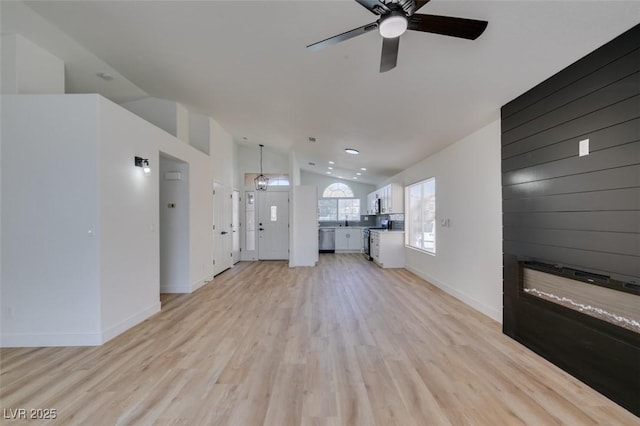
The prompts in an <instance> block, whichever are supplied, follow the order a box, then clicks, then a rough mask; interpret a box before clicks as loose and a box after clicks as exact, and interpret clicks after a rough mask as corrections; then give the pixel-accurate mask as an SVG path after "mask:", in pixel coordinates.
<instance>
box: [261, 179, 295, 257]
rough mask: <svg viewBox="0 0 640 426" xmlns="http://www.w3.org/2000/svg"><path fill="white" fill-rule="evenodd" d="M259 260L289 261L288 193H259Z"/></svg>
mask: <svg viewBox="0 0 640 426" xmlns="http://www.w3.org/2000/svg"><path fill="white" fill-rule="evenodd" d="M258 259H260V260H276V259H289V192H288V191H287V192H278V191H273V192H272V191H258Z"/></svg>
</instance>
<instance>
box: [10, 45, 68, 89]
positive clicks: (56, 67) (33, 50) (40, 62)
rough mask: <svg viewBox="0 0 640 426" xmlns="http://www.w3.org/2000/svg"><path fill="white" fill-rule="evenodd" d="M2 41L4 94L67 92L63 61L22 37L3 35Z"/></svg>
mask: <svg viewBox="0 0 640 426" xmlns="http://www.w3.org/2000/svg"><path fill="white" fill-rule="evenodd" d="M1 38H2V44H1V47H2V49H1V50H2V61H1V63H2V72H1V74H2V80H1V81H2V91H1V93H3V94H35V93H49V94H62V93H64V62H63V61H62V60H61V59H59V58H57V57H56V56H54V55H52V54H51V53H49V52H47V51H46V50H44V49H42V48H41V47H39V46H37V45H36V44H34V43H32V42H31V41H30V40H28V39H26V38H25V37H23V36H21V35H19V34H3V35H2V37H1Z"/></svg>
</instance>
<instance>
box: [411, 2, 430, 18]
mask: <svg viewBox="0 0 640 426" xmlns="http://www.w3.org/2000/svg"><path fill="white" fill-rule="evenodd" d="M427 3H429V0H415V3H414V6H413V8H412V9H411V11H410V12H409V15H413V14H414V13H416V12H417V11H418V9H420V8H421V7H422V6H424V5H425V4H427Z"/></svg>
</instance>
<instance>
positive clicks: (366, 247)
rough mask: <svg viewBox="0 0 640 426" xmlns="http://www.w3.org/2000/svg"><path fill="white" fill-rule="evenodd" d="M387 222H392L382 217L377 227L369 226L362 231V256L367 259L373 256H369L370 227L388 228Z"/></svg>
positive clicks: (371, 258)
mask: <svg viewBox="0 0 640 426" xmlns="http://www.w3.org/2000/svg"><path fill="white" fill-rule="evenodd" d="M389 223H392V224H393V222H389V220H388V219H383V220H381V221H380V226H379V227H370V228H366V229H364V230H363V231H362V234H363V239H364V244H363V250H362V252H363V253H364V257H365V258H367V260H373V257H372V256H371V230H372V229H389Z"/></svg>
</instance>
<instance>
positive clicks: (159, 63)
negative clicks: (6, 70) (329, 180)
mask: <svg viewBox="0 0 640 426" xmlns="http://www.w3.org/2000/svg"><path fill="white" fill-rule="evenodd" d="M27 4H28V5H29V7H31V8H32V9H33V10H35V11H36V12H37V13H38V14H39V15H40V16H42V17H43V18H44V19H45V20H46V21H48V22H50V23H52V24H54V25H55V26H57V27H58V28H59V29H61V30H62V31H63V32H64V33H66V34H67V35H68V36H69V37H70V38H71V39H73V41H74V42H77V43H79V44H80V45H81V46H84V47H85V48H86V49H88V50H89V51H91V52H92V53H93V54H94V55H95V57H97V58H98V59H99V60H101V61H103V63H104V64H106V65H107V66H106V68H108V70H115V72H116V79H115V80H114V81H113V82H111V83H109V84H108V85H107V84H106V83H105V82H102V81H98V79H97V77H95V72H96V71H95V70H92V71H91V72H90V73H89V74H90V75H84V77H83V75H82V74H83V73H81V72H75V74H74V69H76V68H77V69H89V67H87V66H86V64H85V68H82V65H83V64H82V63H83V59H82V58H81V57H79V56H76V57H72V58H64V57H63V59H65V61H66V67H67V72H68V73H69V74H70V75H74V76H75V78H74V79H72V81H68V87H70V88H72V91H76V92H87V91H88V92H96V91H97V92H99V93H102V94H104V95H105V96H108V97H111V98H112V99H114V100H116V101H118V100H125V99H131V98H135V97H140V95H141V92H143V93H146V94H149V95H151V96H154V97H159V98H166V99H172V100H175V101H178V102H180V103H183V104H185V105H187V106H188V107H190V108H191V109H193V110H196V111H199V112H203V113H207V114H210V115H212V116H213V117H214V118H215V119H216V120H217V121H218V122H219V123H220V124H221V125H222V126H223V127H224V128H225V129H226V130H227V131H228V132H230V133H231V134H232V135H233V137H234V139H235V140H236V141H238V142H239V143H245V144H252V145H253V144H255V145H257V144H258V143H263V144H265V145H266V146H267V147H270V148H273V149H277V150H280V151H283V152H287V151H289V150H290V149H293V150H295V152H296V155H297V158H298V159H299V160H300V162H301V164H302V166H303V168H304V169H306V170H308V171H312V172H318V173H324V172H325V171H326V165H327V162H328V161H329V160H333V161H335V162H336V163H337V164H336V169H337V170H338V173H341V174H345V175H346V174H347V173H348V174H350V175H351V176H352V175H353V173H355V171H356V170H359V169H360V167H367V168H368V171H367V172H366V173H364V176H362V179H361V181H364V182H369V183H376V182H379V181H380V180H382V179H384V178H385V177H388V176H391V175H393V174H395V173H397V172H399V171H401V170H402V169H405V168H407V167H408V166H410V165H412V164H414V163H416V162H417V161H419V160H421V159H422V158H424V157H426V156H428V155H430V154H432V153H434V152H436V151H438V150H440V149H442V148H443V147H445V146H447V145H448V144H451V143H453V142H455V141H457V140H459V139H461V138H462V137H464V136H466V135H468V134H470V133H472V132H473V131H475V130H477V129H478V128H480V127H482V126H483V125H485V124H488V123H489V122H491V121H493V120H495V119H497V118H498V117H499V110H500V107H501V106H502V105H503V104H505V103H506V102H508V101H510V100H511V99H513V98H515V97H517V96H518V95H520V94H522V93H523V92H525V91H526V90H528V89H530V88H531V87H533V86H535V85H536V84H538V83H540V82H541V81H543V80H544V79H546V78H548V77H550V76H551V75H553V74H555V73H556V72H558V71H559V70H561V69H562V68H564V67H566V66H567V65H569V64H571V63H572V62H574V61H575V60H577V59H579V58H581V57H582V56H584V55H586V54H587V53H589V52H591V51H593V50H594V49H596V48H597V47H599V46H601V45H602V44H604V43H606V42H607V41H609V40H611V39H612V38H614V37H615V36H617V35H619V34H621V33H622V32H624V31H625V30H627V29H629V28H631V27H632V26H633V25H635V24H637V23H638V22H639V19H638V17H640V2H638V1H629V2H622V1H615V2H611V1H573V2H564V1H549V2H544V1H477V0H476V1H450V0H432V1H431V3H429V4H427V5H426V6H425V7H423V8H422V9H421V10H420V12H421V13H428V14H439V15H449V16H460V17H467V18H473V19H481V20H487V21H489V26H488V28H487V30H486V31H485V33H484V34H483V35H482V36H481V37H480V38H479V39H478V40H476V41H469V40H462V39H455V38H451V37H444V36H439V35H434V34H426V33H418V32H411V31H409V32H407V33H406V34H404V35H403V36H402V38H401V42H400V53H399V58H398V66H397V68H395V69H394V70H392V71H390V72H387V73H384V74H380V73H379V72H378V67H379V61H380V49H381V44H382V41H381V37H380V36H379V35H378V34H377V32H371V33H368V34H365V35H363V36H360V37H357V38H355V39H352V40H349V41H346V42H344V43H341V44H338V45H335V46H331V47H328V48H326V49H324V50H322V51H319V52H311V51H307V50H306V49H305V46H306V45H308V44H310V43H313V42H316V41H319V40H322V39H324V38H327V37H329V36H333V35H335V34H338V33H341V32H344V31H347V30H350V29H352V28H355V27H358V26H361V25H364V24H366V23H368V22H373V21H375V19H376V16H375V15H373V14H371V13H370V12H368V11H367V10H366V9H364V8H363V7H362V6H360V5H359V4H358V3H356V2H355V1H352V0H344V1H308V0H307V1H192V2H189V1H108V2H100V1H85V2H78V1H70V2H57V1H44V2H28V3H27ZM3 7H4V5H3ZM3 18H4V17H3ZM3 24H7V22H5V20H4V19H3ZM16 25H17V24H15V23H14V27H15V26H16ZM15 29H16V30H19V28H15ZM5 30H6V26H5ZM17 32H20V31H17ZM32 33H33V31H32ZM25 36H27V37H29V35H28V34H25ZM31 37H37V36H35V35H33V34H31ZM33 41H34V42H36V43H43V46H44V47H46V44H47V43H50V42H48V41H47V40H35V39H34V40H33ZM63 56H64V55H63ZM95 59H96V58H94V60H95ZM84 61H86V58H85V59H84ZM98 71H100V70H98ZM84 74H87V72H86V71H85V72H84ZM68 80H69V79H68ZM105 86H106V87H105ZM309 136H313V137H316V138H317V142H315V143H310V142H308V137H309ZM245 137H246V138H247V140H246V141H245V140H244V139H243V138H245ZM346 147H353V148H357V149H359V150H360V152H361V154H360V155H359V156H348V155H347V154H345V153H344V152H343V150H344V148H346ZM308 162H315V164H316V166H309V165H308V164H307V163H308ZM351 176H344V177H345V178H349V177H351Z"/></svg>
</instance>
